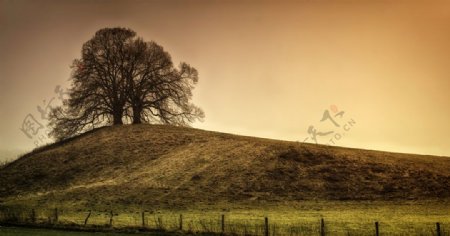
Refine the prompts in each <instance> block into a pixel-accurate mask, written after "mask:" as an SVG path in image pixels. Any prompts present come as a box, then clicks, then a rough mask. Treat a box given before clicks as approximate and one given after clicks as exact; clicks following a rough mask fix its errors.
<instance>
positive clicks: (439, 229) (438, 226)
mask: <svg viewBox="0 0 450 236" xmlns="http://www.w3.org/2000/svg"><path fill="white" fill-rule="evenodd" d="M436 235H437V236H441V225H440V224H439V222H437V223H436Z"/></svg>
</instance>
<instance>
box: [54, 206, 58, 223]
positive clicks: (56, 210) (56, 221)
mask: <svg viewBox="0 0 450 236" xmlns="http://www.w3.org/2000/svg"><path fill="white" fill-rule="evenodd" d="M57 223H58V208H55V222H54V224H57Z"/></svg>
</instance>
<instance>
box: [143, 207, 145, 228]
mask: <svg viewBox="0 0 450 236" xmlns="http://www.w3.org/2000/svg"><path fill="white" fill-rule="evenodd" d="M142 228H145V211H143V212H142Z"/></svg>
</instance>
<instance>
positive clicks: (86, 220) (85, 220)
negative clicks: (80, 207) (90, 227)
mask: <svg viewBox="0 0 450 236" xmlns="http://www.w3.org/2000/svg"><path fill="white" fill-rule="evenodd" d="M89 217H91V210H89V214H88V215H87V217H86V219H84V226H86V224H87V222H88V220H89Z"/></svg>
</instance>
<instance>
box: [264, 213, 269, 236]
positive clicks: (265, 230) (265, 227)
mask: <svg viewBox="0 0 450 236" xmlns="http://www.w3.org/2000/svg"><path fill="white" fill-rule="evenodd" d="M264 236H269V219H268V218H267V217H265V218H264Z"/></svg>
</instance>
